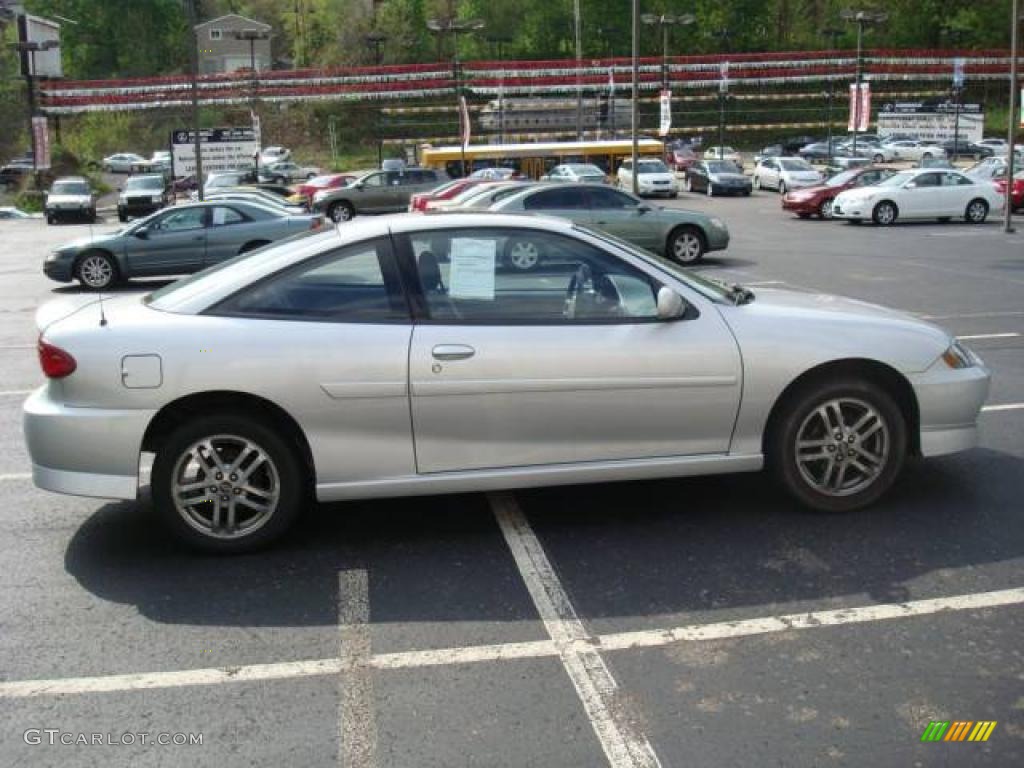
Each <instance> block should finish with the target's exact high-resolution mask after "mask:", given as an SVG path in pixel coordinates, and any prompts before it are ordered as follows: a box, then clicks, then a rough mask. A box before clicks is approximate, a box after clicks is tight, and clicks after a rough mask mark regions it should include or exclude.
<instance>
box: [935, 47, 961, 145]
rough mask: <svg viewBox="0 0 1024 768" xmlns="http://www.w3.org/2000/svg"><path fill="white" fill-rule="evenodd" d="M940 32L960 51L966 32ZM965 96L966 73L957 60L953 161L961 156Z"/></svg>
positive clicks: (953, 94)
mask: <svg viewBox="0 0 1024 768" xmlns="http://www.w3.org/2000/svg"><path fill="white" fill-rule="evenodd" d="M940 32H942V34H944V35H945V36H946V37H947V38H951V41H950V42H951V43H952V44H953V47H954V48H957V49H959V48H960V47H961V45H963V37H964V34H965V33H966V30H964V29H961V28H960V27H942V28H941V29H940ZM963 94H964V71H963V59H961V58H959V57H958V58H956V59H955V60H954V64H953V82H952V85H951V86H950V89H949V95H950V96H951V97H952V99H953V159H954V160H955V159H956V158H957V157H959V156H960V149H961V148H960V105H961V102H962V101H963Z"/></svg>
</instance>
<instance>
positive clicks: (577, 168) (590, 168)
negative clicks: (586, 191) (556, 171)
mask: <svg viewBox="0 0 1024 768" xmlns="http://www.w3.org/2000/svg"><path fill="white" fill-rule="evenodd" d="M565 167H566V168H568V169H569V170H570V171H572V172H573V173H575V174H576V175H577V176H604V171H602V170H601V169H600V168H598V167H597V166H596V165H582V164H576V163H574V164H572V165H567V166H565ZM640 172H641V173H643V166H641V171H640Z"/></svg>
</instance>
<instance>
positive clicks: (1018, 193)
mask: <svg viewBox="0 0 1024 768" xmlns="http://www.w3.org/2000/svg"><path fill="white" fill-rule="evenodd" d="M1003 173H1004V174H1005V173H1006V171H1005V170H1004V171H1003ZM992 183H993V184H995V185H996V189H998V190H999V194H1000V195H1005V194H1006V176H1005V175H1004V176H1003V177H1002V178H998V179H993V180H992ZM1010 206H1011V208H1012V210H1014V211H1016V210H1018V209H1020V208H1024V171H1019V172H1017V173H1015V174H1013V191H1012V192H1011V193H1010Z"/></svg>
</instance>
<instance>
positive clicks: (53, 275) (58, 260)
mask: <svg viewBox="0 0 1024 768" xmlns="http://www.w3.org/2000/svg"><path fill="white" fill-rule="evenodd" d="M73 263H74V258H73V257H63V256H60V257H54V256H51V257H50V258H48V259H47V260H46V261H44V262H43V274H44V275H46V276H47V277H48V278H50V279H51V280H56V281H57V282H58V283H70V282H71V280H72V279H73V278H74V275H73V274H72V264H73Z"/></svg>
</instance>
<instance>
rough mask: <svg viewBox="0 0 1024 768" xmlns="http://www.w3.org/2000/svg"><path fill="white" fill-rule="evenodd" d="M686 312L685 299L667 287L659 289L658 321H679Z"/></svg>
mask: <svg viewBox="0 0 1024 768" xmlns="http://www.w3.org/2000/svg"><path fill="white" fill-rule="evenodd" d="M684 312H686V304H685V302H684V301H683V297H682V296H680V295H679V294H678V293H676V292H675V291H673V290H672V289H671V288H669V287H668V286H667V285H663V286H661V288H659V289H658V319H659V320H677V319H679V318H680V317H682V316H683V313H684Z"/></svg>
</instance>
